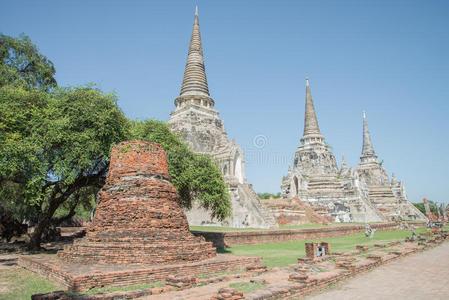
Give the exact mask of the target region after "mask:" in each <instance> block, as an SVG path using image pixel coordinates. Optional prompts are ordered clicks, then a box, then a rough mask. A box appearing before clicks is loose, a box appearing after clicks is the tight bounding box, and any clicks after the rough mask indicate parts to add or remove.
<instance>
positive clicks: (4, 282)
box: [0, 267, 64, 300]
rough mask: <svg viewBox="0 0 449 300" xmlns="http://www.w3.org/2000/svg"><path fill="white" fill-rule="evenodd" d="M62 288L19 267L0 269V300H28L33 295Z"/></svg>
mask: <svg viewBox="0 0 449 300" xmlns="http://www.w3.org/2000/svg"><path fill="white" fill-rule="evenodd" d="M63 289H64V288H63V287H62V286H60V285H58V284H56V283H54V282H51V281H49V280H45V279H42V278H41V277H39V276H38V275H37V274H35V273H32V272H29V271H27V270H24V269H22V268H20V267H14V268H8V269H2V270H1V272H0V299H2V300H11V299H14V300H22V299H23V300H25V299H26V300H29V299H31V295H33V294H42V293H49V292H53V291H56V290H63Z"/></svg>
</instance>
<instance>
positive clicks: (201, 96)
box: [168, 8, 277, 228]
mask: <svg viewBox="0 0 449 300" xmlns="http://www.w3.org/2000/svg"><path fill="white" fill-rule="evenodd" d="M175 106H176V108H175V110H174V111H172V112H171V113H170V120H169V121H168V123H169V124H170V126H171V129H172V130H173V131H174V132H180V133H182V134H183V138H184V140H185V141H186V142H187V143H188V144H189V145H190V147H191V149H192V150H193V151H195V152H197V153H203V154H210V155H212V156H213V157H214V158H215V159H216V160H217V162H218V164H219V166H220V168H221V170H222V173H223V176H224V179H225V181H226V183H227V184H228V188H229V192H230V194H231V202H232V216H231V217H230V218H228V219H226V220H224V221H223V222H218V221H217V220H213V219H211V217H210V212H208V211H206V210H204V209H202V208H200V207H199V206H198V205H194V207H193V208H192V209H191V210H189V211H186V214H187V217H188V219H189V223H190V224H191V225H223V226H232V227H261V228H268V227H276V226H277V223H276V220H275V219H274V217H273V216H272V214H271V213H270V212H269V211H268V210H267V209H266V208H265V207H264V205H263V204H262V203H261V202H260V199H259V197H258V196H257V194H256V193H255V192H254V190H253V188H252V186H251V185H250V184H248V183H247V182H246V178H245V157H244V153H243V151H242V148H241V147H240V146H239V144H238V143H237V142H236V141H235V140H232V141H229V139H228V136H227V133H226V130H225V127H224V124H223V121H222V120H221V119H220V118H219V117H218V114H219V112H218V110H216V109H214V106H215V101H214V100H213V99H212V98H211V96H210V93H209V88H208V85H207V78H206V71H205V67H204V58H203V49H202V45H201V35H200V26H199V20H198V8H197V9H196V11H195V19H194V24H193V30H192V37H191V39H190V46H189V52H188V55H187V62H186V66H185V72H184V79H183V82H182V87H181V92H180V95H179V97H177V98H176V99H175Z"/></svg>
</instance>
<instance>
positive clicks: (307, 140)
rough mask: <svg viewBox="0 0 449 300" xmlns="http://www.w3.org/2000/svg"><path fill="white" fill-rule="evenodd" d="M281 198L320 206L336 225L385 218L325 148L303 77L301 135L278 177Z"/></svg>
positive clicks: (353, 175)
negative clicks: (289, 165) (283, 173)
mask: <svg viewBox="0 0 449 300" xmlns="http://www.w3.org/2000/svg"><path fill="white" fill-rule="evenodd" d="M281 191H282V196H283V197H284V198H293V197H299V199H301V201H303V202H304V204H307V205H311V206H316V207H324V208H326V210H327V212H328V213H329V214H330V215H331V216H332V217H333V218H334V220H335V221H336V222H365V221H366V222H380V221H385V217H384V216H383V215H382V214H381V213H380V212H379V211H378V210H377V209H376V208H375V207H374V206H373V205H372V204H371V202H370V201H369V199H368V193H367V190H366V188H364V183H363V182H361V181H360V180H359V178H358V175H357V173H356V172H354V170H352V169H348V168H347V166H346V163H342V168H341V169H339V168H338V166H337V163H336V160H335V156H334V154H333V153H332V151H331V150H330V148H329V146H328V145H326V143H325V139H324V136H323V135H322V134H321V131H320V128H319V126H318V119H317V117H316V113H315V107H314V105H313V100H312V93H311V91H310V86H309V80H308V79H307V78H306V100H305V117H304V134H303V137H302V138H301V145H300V146H299V147H298V150H297V151H296V153H295V158H294V163H293V168H292V169H290V168H289V170H288V174H287V175H286V176H284V177H283V178H282V183H281Z"/></svg>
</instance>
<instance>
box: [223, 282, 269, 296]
mask: <svg viewBox="0 0 449 300" xmlns="http://www.w3.org/2000/svg"><path fill="white" fill-rule="evenodd" d="M266 286H267V285H266V284H264V283H261V282H235V283H231V284H230V285H229V287H230V288H233V289H236V290H238V291H242V292H243V293H244V294H248V293H251V292H254V291H255V290H259V289H262V288H264V287H266Z"/></svg>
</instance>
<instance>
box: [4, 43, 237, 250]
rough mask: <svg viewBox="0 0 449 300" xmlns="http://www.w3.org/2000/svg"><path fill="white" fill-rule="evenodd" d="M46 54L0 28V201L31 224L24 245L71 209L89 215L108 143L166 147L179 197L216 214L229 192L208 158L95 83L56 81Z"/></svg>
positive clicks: (222, 211) (223, 209)
mask: <svg viewBox="0 0 449 300" xmlns="http://www.w3.org/2000/svg"><path fill="white" fill-rule="evenodd" d="M54 74H55V69H54V67H53V64H52V62H51V61H50V60H48V59H47V58H46V57H45V56H43V55H42V54H40V53H39V52H38V51H37V48H36V46H35V45H33V44H32V43H31V41H30V40H29V39H28V38H27V37H25V36H22V37H20V38H17V39H16V38H12V37H8V36H5V35H1V36H0V157H1V159H0V206H1V208H2V211H3V212H4V214H6V215H9V216H12V217H13V218H14V219H15V220H17V221H18V222H25V221H28V222H30V223H31V224H36V226H35V230H34V232H33V234H32V235H31V242H30V246H31V248H33V249H36V248H39V247H40V242H41V240H42V238H43V237H45V236H46V235H47V233H49V232H51V231H52V228H53V227H55V226H57V225H59V224H61V222H63V221H64V220H67V219H69V218H71V217H73V216H74V215H75V214H76V213H77V212H78V213H79V212H80V208H82V209H81V213H83V214H84V215H85V216H86V215H89V213H88V212H89V211H90V210H91V209H92V207H93V206H94V205H95V201H94V200H95V195H96V193H97V192H98V190H99V189H100V188H101V186H102V185H103V184H104V179H105V176H106V174H107V171H108V166H109V156H110V151H111V149H112V147H113V146H114V145H115V144H117V143H119V142H121V141H124V140H129V139H143V140H148V141H154V142H157V143H159V144H161V146H162V147H164V148H165V149H166V151H167V156H168V162H169V171H170V174H171V176H172V177H173V184H174V186H175V187H176V188H177V189H178V190H179V192H180V194H181V202H182V203H181V204H182V205H183V206H185V207H190V206H191V205H192V200H193V199H199V201H200V204H201V205H202V206H204V207H206V208H210V209H211V211H212V213H213V215H214V216H215V217H217V218H219V219H222V218H224V217H226V216H227V215H228V214H229V211H230V201H229V195H228V192H227V189H226V185H225V183H224V181H223V178H222V176H221V172H220V170H219V169H218V167H217V166H216V165H215V163H214V162H213V161H212V159H211V158H210V157H208V156H205V155H197V154H194V153H193V152H192V151H190V150H189V148H188V147H187V146H186V145H185V144H184V143H183V142H181V139H180V138H179V136H178V135H176V134H174V133H171V131H170V130H169V127H168V126H167V125H166V124H165V123H163V122H158V121H144V122H142V121H130V120H129V119H128V118H126V116H125V115H124V114H123V112H122V111H121V110H120V108H119V107H118V105H117V98H116V96H115V95H113V94H107V93H104V92H102V91H100V90H99V89H97V88H95V87H94V86H84V87H65V88H64V87H57V85H56V80H55V79H54V77H53V76H54Z"/></svg>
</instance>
